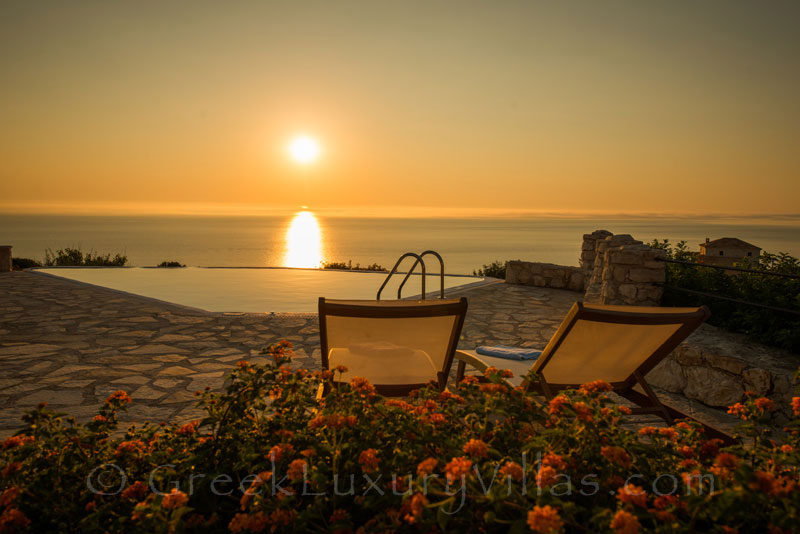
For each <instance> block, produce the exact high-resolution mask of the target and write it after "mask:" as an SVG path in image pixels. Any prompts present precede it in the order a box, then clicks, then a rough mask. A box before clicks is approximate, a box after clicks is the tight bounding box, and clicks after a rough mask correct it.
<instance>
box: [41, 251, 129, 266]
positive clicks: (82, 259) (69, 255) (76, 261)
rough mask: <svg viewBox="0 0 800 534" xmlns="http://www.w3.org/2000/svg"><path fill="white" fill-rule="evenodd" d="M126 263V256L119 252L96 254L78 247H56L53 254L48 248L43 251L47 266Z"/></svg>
mask: <svg viewBox="0 0 800 534" xmlns="http://www.w3.org/2000/svg"><path fill="white" fill-rule="evenodd" d="M126 263H128V257H127V256H125V255H121V254H115V255H114V257H113V258H112V257H111V254H105V255H102V254H96V253H94V252H91V251H90V252H87V253H86V254H84V253H83V252H81V249H80V248H69V247H67V248H63V249H58V250H57V251H56V252H55V254H54V253H53V251H52V250H50V249H49V248H48V249H47V250H45V253H44V264H45V265H46V266H48V267H53V266H59V267H62V266H93V267H122V266H124V265H125V264H126Z"/></svg>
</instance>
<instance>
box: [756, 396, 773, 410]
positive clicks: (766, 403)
mask: <svg viewBox="0 0 800 534" xmlns="http://www.w3.org/2000/svg"><path fill="white" fill-rule="evenodd" d="M756 408H758V411H760V412H761V413H764V412H772V411H775V403H774V402H772V401H771V400H770V399H768V398H766V397H761V398H760V399H756Z"/></svg>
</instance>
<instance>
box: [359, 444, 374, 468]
mask: <svg viewBox="0 0 800 534" xmlns="http://www.w3.org/2000/svg"><path fill="white" fill-rule="evenodd" d="M358 463H360V464H361V470H362V471H364V472H365V473H372V472H373V471H375V470H377V469H378V451H376V450H375V449H367V450H365V451H363V452H362V453H361V454H360V455H359V456H358Z"/></svg>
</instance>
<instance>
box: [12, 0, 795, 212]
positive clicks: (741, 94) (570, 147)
mask: <svg viewBox="0 0 800 534" xmlns="http://www.w3.org/2000/svg"><path fill="white" fill-rule="evenodd" d="M798 23H800V3H797V2H778V1H776V2H769V3H761V2H749V1H748V2H745V1H735V0H719V1H714V0H707V1H704V2H689V1H670V2H641V1H637V0H631V1H613V0H609V1H602V2H598V1H596V0H586V1H579V0H573V1H569V2H549V1H547V2H545V1H532V0H531V1H511V0H498V1H493V2H490V1H469V0H458V1H445V0H441V1H430V0H427V1H412V0H408V1H402V2H401V1H396V2H394V1H392V2H390V1H375V0H365V1H350V0H337V1H335V2H331V1H330V0H325V1H311V0H293V1H286V2H282V1H265V0H258V1H230V2H219V1H205V0H191V1H189V0H187V1H177V0H170V1H153V0H145V1H121V0H119V1H113V2H109V1H108V0H100V1H81V0H69V1H64V0H37V1H35V2H31V1H30V0H0V49H2V50H3V53H2V54H0V212H3V211H5V212H19V211H23V212H24V211H34V212H35V211H44V212H50V213H55V212H61V211H64V212H70V211H85V212H104V211H105V212H108V211H110V212H114V210H117V209H122V210H128V211H135V212H142V213H147V212H164V211H166V212H170V211H180V210H211V211H213V210H230V211H232V212H234V213H235V212H238V211H241V212H244V211H247V210H253V209H256V210H258V209H262V208H263V209H295V208H296V207H299V206H309V207H310V208H311V209H322V210H331V211H335V210H339V211H340V212H341V213H345V214H346V213H367V212H372V213H385V214H398V213H403V212H413V211H415V210H416V211H419V212H424V211H426V210H428V211H429V212H430V213H454V214H455V213H470V214H480V213H494V214H497V213H502V212H514V213H522V212H528V211H530V212H541V213H621V214H635V213H653V214H664V213H666V214H736V215H744V216H747V215H754V214H760V215H767V216H778V215H786V214H789V215H796V214H798V213H800V209H798V202H797V199H798V198H800V150H797V145H798V140H800V99H798V97H797V95H798V94H800V62H798V57H800V32H798V31H796V29H797V27H798ZM298 135H307V136H310V137H312V138H313V139H315V140H316V141H317V142H318V143H319V146H320V155H319V158H318V159H316V160H315V161H313V162H312V163H308V164H301V163H298V162H296V161H294V160H293V159H292V158H291V157H290V156H289V153H288V151H287V146H288V145H289V143H290V142H291V140H292V139H293V138H295V137H296V136H298Z"/></svg>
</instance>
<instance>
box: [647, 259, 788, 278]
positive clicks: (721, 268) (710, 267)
mask: <svg viewBox="0 0 800 534" xmlns="http://www.w3.org/2000/svg"><path fill="white" fill-rule="evenodd" d="M656 261H663V262H665V263H677V264H680V265H694V266H695V267H708V268H709V269H719V270H721V271H739V272H742V273H753V274H766V275H767V276H781V277H783V278H793V279H795V280H796V279H800V275H797V274H789V273H776V272H773V271H758V270H756V269H744V268H742V267H723V266H722V265H710V264H708V263H696V262H692V261H683V260H670V259H667V258H656Z"/></svg>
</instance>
